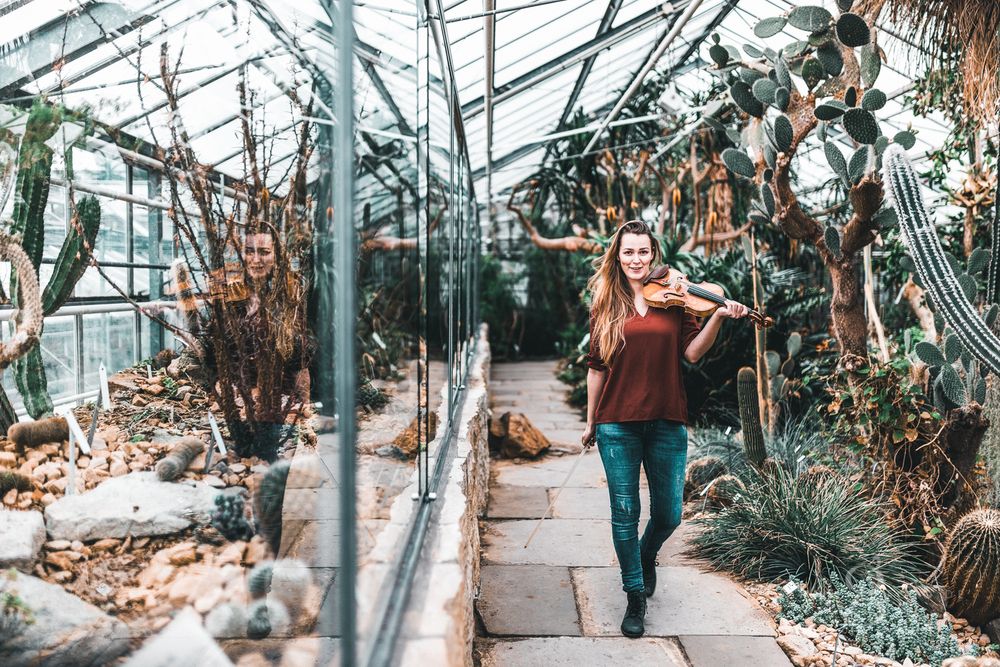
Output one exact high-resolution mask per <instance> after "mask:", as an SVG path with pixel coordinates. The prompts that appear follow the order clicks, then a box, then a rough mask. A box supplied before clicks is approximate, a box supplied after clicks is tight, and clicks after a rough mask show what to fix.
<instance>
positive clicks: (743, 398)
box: [736, 366, 767, 468]
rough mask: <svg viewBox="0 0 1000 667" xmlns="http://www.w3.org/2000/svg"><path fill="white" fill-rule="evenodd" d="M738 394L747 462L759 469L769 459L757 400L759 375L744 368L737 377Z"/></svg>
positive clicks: (747, 367)
mask: <svg viewBox="0 0 1000 667" xmlns="http://www.w3.org/2000/svg"><path fill="white" fill-rule="evenodd" d="M736 393H737V398H738V399H739V404H740V424H741V425H742V427H743V449H744V451H745V452H746V457H747V461H749V462H750V463H751V464H752V465H753V466H754V467H757V468H759V467H760V466H762V465H763V464H764V459H765V458H766V457H767V449H766V448H765V446H764V428H763V427H762V426H761V424H760V403H759V402H758V399H757V374H756V373H755V372H754V370H753V369H752V368H750V367H749V366H744V367H743V368H741V369H740V372H739V373H738V374H737V376H736Z"/></svg>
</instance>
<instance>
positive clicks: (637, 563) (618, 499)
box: [596, 419, 687, 591]
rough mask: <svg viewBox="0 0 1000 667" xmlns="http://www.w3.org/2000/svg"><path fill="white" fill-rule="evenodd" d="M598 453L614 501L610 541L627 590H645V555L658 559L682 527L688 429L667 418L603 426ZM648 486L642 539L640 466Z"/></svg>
mask: <svg viewBox="0 0 1000 667" xmlns="http://www.w3.org/2000/svg"><path fill="white" fill-rule="evenodd" d="M596 434H597V449H598V451H600V453H601V461H602V462H603V463H604V473H605V475H606V476H607V478H608V494H609V496H610V498H611V538H612V540H613V541H614V544H615V553H617V554H618V563H619V564H620V565H621V569H622V588H623V589H624V590H626V591H641V590H643V583H642V561H641V557H642V556H643V555H646V556H648V557H655V556H656V554H657V553H659V551H660V547H661V546H663V543H664V542H666V541H667V538H668V537H670V535H671V533H673V532H674V529H675V528H677V526H679V525H680V523H681V503H682V501H683V496H684V473H685V465H686V463H687V428H686V427H685V426H684V424H682V423H680V422H675V421H667V420H665V419H656V420H652V421H640V422H617V423H609V424H598V425H597V428H596ZM640 463H641V464H642V466H643V468H645V470H646V480H647V481H648V482H649V522H648V523H647V524H646V529H645V530H644V531H643V534H642V540H639V510H640V507H641V504H640V501H639V464H640Z"/></svg>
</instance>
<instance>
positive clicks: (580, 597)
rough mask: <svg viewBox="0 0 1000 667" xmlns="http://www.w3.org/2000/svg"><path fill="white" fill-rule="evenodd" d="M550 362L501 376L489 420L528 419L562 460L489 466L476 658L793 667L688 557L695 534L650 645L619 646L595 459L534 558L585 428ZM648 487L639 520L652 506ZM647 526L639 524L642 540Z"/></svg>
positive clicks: (671, 564) (664, 556) (753, 616)
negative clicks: (517, 415)
mask: <svg viewBox="0 0 1000 667" xmlns="http://www.w3.org/2000/svg"><path fill="white" fill-rule="evenodd" d="M555 373H556V366H555V362H552V361H545V362H522V363H511V364H500V363H498V364H494V365H493V371H492V378H491V383H490V388H491V394H492V396H491V398H492V405H493V411H494V414H495V415H498V416H499V415H501V414H503V413H504V412H506V411H508V410H510V411H515V412H523V413H524V414H525V415H527V416H528V418H529V419H530V420H531V421H532V423H534V424H535V426H537V427H538V428H539V429H541V430H542V431H543V432H544V433H545V434H546V435H547V436H548V437H549V439H550V440H551V441H552V442H553V445H554V449H555V448H558V449H561V450H564V452H563V453H562V455H558V454H560V453H561V452H554V453H553V454H549V455H547V456H544V457H542V458H541V459H540V460H538V461H531V462H523V461H522V462H514V461H509V460H497V461H494V462H492V464H491V466H492V481H491V482H490V502H489V507H488V509H487V518H486V520H484V521H483V522H482V545H483V551H482V579H481V588H480V593H479V598H478V600H477V603H476V607H477V612H478V617H479V619H480V620H481V625H480V636H479V637H477V639H476V645H475V658H476V660H477V663H478V664H481V665H482V666H483V667H487V666H494V665H496V666H498V667H500V666H502V667H519V666H521V665H525V666H527V665H540V664H545V665H553V666H556V665H574V666H575V665H581V664H584V665H613V664H614V665H617V664H633V665H669V666H675V667H719V666H720V665H732V666H736V665H754V667H789V666H790V665H791V663H790V662H789V661H788V659H787V658H786V656H785V654H784V652H783V651H782V650H781V649H780V648H779V647H778V645H777V643H776V642H775V639H774V635H775V632H774V628H773V626H772V623H771V620H770V618H769V617H768V615H767V614H766V612H764V610H763V609H761V608H760V606H759V605H758V604H757V602H756V601H755V600H753V599H752V598H751V597H750V596H749V595H748V594H746V593H745V592H744V591H743V589H742V588H741V587H740V586H739V585H738V584H736V583H734V582H733V581H732V580H731V579H729V578H728V577H726V576H724V575H720V574H715V573H712V572H710V571H709V569H708V568H707V567H705V566H704V565H701V564H699V563H698V562H697V561H694V560H692V559H690V558H686V557H684V556H682V555H681V553H680V552H681V551H683V549H684V543H685V540H686V538H687V536H688V535H690V531H689V529H688V524H686V523H684V524H681V526H680V528H678V530H677V531H676V532H675V533H674V535H673V536H671V538H670V540H668V542H667V543H666V544H665V545H664V547H663V550H662V551H661V552H660V557H659V562H660V565H661V567H659V568H658V570H657V572H658V585H657V589H656V595H654V596H653V597H652V598H650V599H649V605H648V612H647V614H646V635H645V636H644V637H642V638H641V639H628V638H625V637H622V635H621V631H620V630H619V624H620V623H621V617H622V614H623V613H624V610H625V594H624V593H623V592H622V589H621V579H620V574H619V569H618V561H617V558H616V557H615V552H614V548H613V546H612V543H611V521H610V509H609V506H608V505H609V504H608V492H607V481H606V479H605V477H604V468H603V466H602V465H601V459H600V455H599V454H598V453H597V451H596V449H595V450H591V451H589V452H587V453H586V454H584V455H583V460H582V461H581V462H580V465H579V467H578V468H577V469H576V472H575V473H574V474H573V477H572V478H571V479H570V481H569V484H567V486H566V488H565V490H564V491H563V492H562V494H561V495H560V496H559V499H558V501H556V504H555V507H554V508H553V511H552V514H551V517H552V518H549V519H546V521H545V523H544V524H543V525H542V527H541V528H540V529H539V531H538V533H537V534H536V535H535V538H534V539H533V540H532V542H531V544H530V546H529V547H528V548H527V549H525V548H524V543H525V541H526V540H527V538H528V535H529V534H530V532H531V530H532V529H533V528H534V526H535V523H536V522H537V519H538V517H540V516H541V515H542V513H543V512H544V511H545V508H546V506H547V505H548V502H549V499H550V498H551V494H553V493H555V491H556V490H557V489H558V487H559V485H560V484H562V482H563V480H564V479H565V477H566V474H567V473H568V472H569V469H570V468H571V467H572V466H573V464H574V463H575V459H576V458H577V456H576V455H575V454H574V452H579V451H580V446H579V438H580V434H581V433H582V432H583V427H584V422H583V421H582V420H581V418H580V415H579V413H578V412H577V411H576V410H575V409H574V408H571V407H570V406H568V405H566V403H565V401H564V396H565V393H566V385H565V384H563V383H561V382H559V380H557V379H556V377H555ZM641 484H642V486H643V496H644V497H643V499H642V500H643V505H644V506H643V517H642V522H645V520H646V516H647V507H646V506H645V505H646V504H647V503H648V496H647V495H645V476H643V478H642V482H641ZM641 526H642V524H640V530H641Z"/></svg>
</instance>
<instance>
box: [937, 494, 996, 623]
mask: <svg viewBox="0 0 1000 667" xmlns="http://www.w3.org/2000/svg"><path fill="white" fill-rule="evenodd" d="M941 572H942V581H943V583H944V585H945V586H946V587H947V589H948V591H949V592H950V594H951V595H950V599H949V609H950V610H951V611H952V613H953V614H955V615H956V616H959V617H961V618H965V619H968V621H969V623H971V624H973V625H982V624H983V623H987V622H989V621H991V620H993V619H994V618H997V617H998V616H1000V511H998V510H995V509H977V510H973V511H972V512H969V513H968V514H966V515H965V516H963V517H962V518H961V519H959V521H958V523H957V524H955V527H954V529H952V532H951V535H950V536H949V537H948V542H947V543H946V544H945V551H944V558H943V560H942V563H941Z"/></svg>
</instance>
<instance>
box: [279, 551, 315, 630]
mask: <svg viewBox="0 0 1000 667" xmlns="http://www.w3.org/2000/svg"><path fill="white" fill-rule="evenodd" d="M310 586H312V573H311V571H310V569H309V567H308V566H307V565H306V564H305V563H303V562H302V561H300V560H294V559H291V558H282V559H281V560H278V561H275V562H274V564H273V565H272V567H271V591H270V595H271V596H272V597H274V598H276V599H277V600H279V601H280V602H281V603H282V604H284V605H285V608H286V609H287V610H288V612H289V614H290V615H291V616H292V617H294V618H297V617H298V615H299V614H300V613H301V612H302V608H303V605H304V604H305V602H306V598H307V594H308V592H309V587H310Z"/></svg>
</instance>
